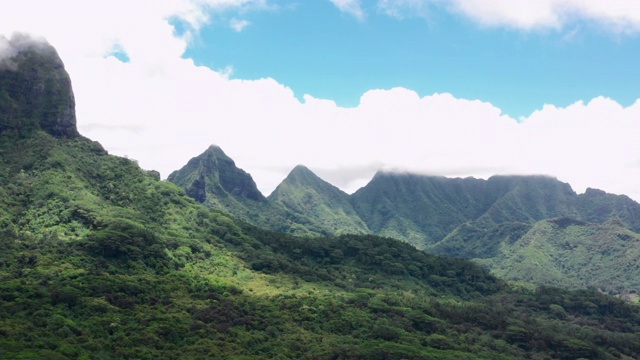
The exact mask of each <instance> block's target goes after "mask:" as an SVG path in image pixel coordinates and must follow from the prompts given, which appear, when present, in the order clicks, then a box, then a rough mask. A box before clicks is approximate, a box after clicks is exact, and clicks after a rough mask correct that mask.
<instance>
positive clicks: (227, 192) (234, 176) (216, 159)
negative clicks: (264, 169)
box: [168, 145, 266, 202]
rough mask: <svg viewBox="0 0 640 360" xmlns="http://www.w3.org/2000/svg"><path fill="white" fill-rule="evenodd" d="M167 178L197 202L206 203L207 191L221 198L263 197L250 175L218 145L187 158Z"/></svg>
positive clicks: (258, 198) (260, 199) (257, 199)
mask: <svg viewBox="0 0 640 360" xmlns="http://www.w3.org/2000/svg"><path fill="white" fill-rule="evenodd" d="M168 180H169V181H171V182H173V183H175V184H177V185H178V186H182V187H184V188H185V189H187V194H188V195H189V196H191V197H193V198H194V199H196V200H197V201H199V202H205V200H206V198H207V193H213V194H217V195H218V196H222V197H223V198H226V197H228V196H231V197H232V198H237V199H249V200H253V201H265V200H266V199H265V197H264V196H263V195H262V193H260V191H259V190H258V188H257V186H256V183H255V182H254V181H253V178H252V177H251V175H249V174H248V173H246V172H245V171H244V170H242V169H240V168H238V167H237V166H236V164H235V162H234V161H233V160H232V159H231V158H230V157H229V156H227V155H226V154H225V153H224V151H222V149H221V148H220V147H219V146H217V145H211V146H209V148H207V150H205V151H204V152H203V153H202V154H200V155H198V156H196V157H194V158H192V159H191V160H189V162H188V163H187V165H185V166H184V167H183V168H182V169H180V170H177V171H174V172H173V173H171V175H169V177H168Z"/></svg>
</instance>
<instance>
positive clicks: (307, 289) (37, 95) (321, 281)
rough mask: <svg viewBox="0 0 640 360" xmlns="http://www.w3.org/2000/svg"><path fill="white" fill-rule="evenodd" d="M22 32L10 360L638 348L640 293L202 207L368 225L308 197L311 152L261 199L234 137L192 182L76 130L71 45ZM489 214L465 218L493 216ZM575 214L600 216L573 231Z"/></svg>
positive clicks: (5, 71)
mask: <svg viewBox="0 0 640 360" xmlns="http://www.w3.org/2000/svg"><path fill="white" fill-rule="evenodd" d="M10 45H12V44H10ZM19 45H20V48H19V49H18V51H17V55H16V56H15V57H12V58H10V59H4V60H2V62H0V249H2V251H0V278H1V279H2V281H0V335H1V336H0V358H2V359H36V360H38V359H47V360H49V359H53V360H65V359H235V360H240V359H258V360H260V359H316V360H318V359H357V360H364V359H373V360H377V359H391V360H396V359H397V360H400V359H410V360H418V359H505V360H506V359H525V358H529V359H579V358H588V359H633V358H639V357H640V340H639V339H640V336H639V335H640V326H639V325H638V324H640V308H639V307H638V306H637V305H636V304H631V303H629V302H625V301H623V300H621V299H618V298H615V297H613V296H609V295H607V294H603V293H601V292H598V291H595V290H589V289H581V290H566V289H562V288H557V287H548V286H539V287H529V286H519V285H514V284H509V283H507V282H505V281H503V280H501V279H499V278H497V277H496V276H494V275H491V274H490V273H489V272H487V271H486V270H484V269H483V268H482V267H480V266H478V265H476V264H474V263H472V262H469V261H467V260H464V259H455V258H451V257H447V256H436V255H432V254H428V253H426V252H424V251H419V250H417V249H416V248H415V247H414V246H411V245H409V244H407V243H405V242H401V241H398V240H395V239H391V238H387V237H380V236H375V235H371V234H364V235H357V234H343V235H339V236H313V237H311V236H307V237H300V236H293V235H290V234H285V233H282V232H278V231H273V230H266V229H263V228H260V227H257V226H254V225H251V224H249V223H247V222H246V221H243V220H238V219H237V218H236V217H235V215H230V214H229V213H224V212H221V211H219V210H212V209H210V208H208V207H206V206H204V205H203V204H201V202H202V203H205V204H209V206H213V205H216V206H227V207H228V208H229V209H231V208H234V209H235V210H234V211H238V210H242V209H247V211H248V212H247V213H245V214H244V215H243V216H244V217H245V218H247V216H253V214H256V213H257V212H258V210H259V209H260V207H263V209H266V210H269V211H273V213H274V214H276V212H275V211H276V210H271V209H272V208H271V206H273V205H272V204H273V203H277V204H280V205H278V206H280V207H282V208H283V209H289V208H290V209H292V210H287V211H283V212H281V213H278V216H281V218H279V219H283V220H287V221H289V222H287V223H284V226H285V227H288V228H292V230H291V231H296V229H293V227H294V225H296V224H297V225H299V227H298V228H297V230H298V231H305V232H308V233H311V231H327V232H331V233H333V232H338V231H339V230H340V229H344V228H345V227H346V225H345V224H350V226H353V227H356V228H357V227H361V230H362V231H363V232H370V231H371V225H369V224H370V223H368V222H366V221H370V220H366V221H365V219H364V217H363V216H361V215H360V213H358V211H361V208H360V209H359V208H358V207H356V206H354V205H353V203H352V200H351V197H350V196H347V197H346V198H345V196H344V193H342V192H340V191H339V190H337V189H336V188H334V187H332V186H326V185H322V186H316V187H312V188H310V189H306V186H304V187H303V188H305V189H306V190H305V191H304V192H301V190H298V191H294V192H293V194H292V189H296V187H297V186H300V184H307V183H308V182H318V178H317V177H315V176H314V175H313V174H312V173H311V172H310V171H308V169H305V168H303V167H299V168H296V169H294V171H293V172H292V175H291V176H290V177H289V178H288V181H287V184H289V185H290V186H289V187H288V186H281V188H280V189H279V191H278V192H274V194H272V196H270V197H269V198H264V197H263V196H261V194H260V193H259V192H256V191H254V190H255V184H254V183H253V182H252V181H248V180H247V179H249V178H248V176H247V174H246V173H244V172H242V171H239V170H238V169H235V165H234V164H233V161H231V160H230V159H228V158H223V156H222V152H221V151H220V150H219V149H217V148H211V149H209V150H208V151H209V153H208V154H207V155H206V156H204V157H203V158H207V159H208V160H206V162H205V163H200V162H199V159H198V160H196V161H192V162H190V166H191V169H192V170H191V171H184V172H183V173H182V174H180V172H178V173H176V174H174V175H173V176H172V180H174V181H178V179H183V180H185V179H186V180H185V181H187V182H188V183H189V184H190V186H188V187H187V189H182V188H180V187H178V186H176V185H175V184H173V183H171V182H168V181H161V180H160V176H159V174H158V173H157V172H155V171H145V170H143V169H141V168H140V167H139V166H138V164H137V163H136V162H134V161H132V160H130V159H126V158H121V157H117V156H112V155H109V154H108V152H107V151H106V150H105V149H104V148H103V147H102V146H101V145H100V144H99V143H97V142H95V141H92V140H90V139H87V138H85V137H84V136H82V135H80V134H79V133H78V132H77V129H76V126H75V123H76V119H75V112H74V100H73V99H74V97H73V92H72V90H71V81H70V79H69V76H68V74H67V73H66V71H65V69H64V65H63V64H62V62H61V61H60V59H59V57H58V55H57V53H56V51H55V49H53V48H52V47H51V46H50V45H48V44H42V43H39V42H28V41H25V39H24V38H21V39H20V41H19ZM7 61H9V62H7ZM7 64H9V66H7ZM211 164H214V165H215V167H212V166H210V165H211ZM193 169H196V170H197V169H200V170H201V171H202V172H201V173H200V174H194V173H193V171H194V170H193ZM220 169H224V170H223V171H222V172H220ZM192 175H193V176H192ZM195 175H197V176H195ZM201 175H202V176H201ZM380 177H381V178H382V179H383V180H384V179H385V178H387V177H389V179H387V180H385V181H388V180H392V181H396V180H393V176H388V175H386V174H381V175H380ZM470 183H471V182H470ZM473 184H480V183H479V182H473ZM285 185H286V184H285ZM475 186H478V185H475ZM187 194H188V195H189V196H188V195H187ZM212 194H213V195H212ZM328 194H333V195H334V197H331V196H328ZM289 195H292V196H289ZM294 195H295V196H294ZM365 195H366V194H365ZM596 195H598V196H600V195H601V194H596ZM389 196H391V195H389ZM209 197H212V198H211V199H209ZM194 198H195V199H196V200H194ZM459 198H460V197H452V198H447V201H449V200H451V203H453V199H459ZM605 198H606V199H609V196H605ZM345 199H347V201H346V202H345V201H344V200H345ZM365 199H366V197H365ZM616 199H617V198H616ZM389 201H390V200H389V199H388V198H387V200H385V201H384V202H383V203H382V204H381V205H379V206H383V205H384V206H389V204H388V203H389ZM460 201H462V200H460ZM487 201H488V200H487ZM609 201H611V202H613V200H607V201H605V202H604V203H606V204H609ZM616 201H617V200H616ZM317 204H322V205H324V206H320V207H318V206H317ZM616 204H617V203H616ZM376 206H378V205H376ZM395 206H398V205H397V204H395ZM611 206H613V205H611ZM376 208H378V207H376ZM480 208H481V206H480V205H474V206H471V207H470V209H468V210H465V211H468V212H465V211H462V210H461V211H460V214H462V215H465V216H467V215H466V214H477V212H474V211H479V210H478V209H480ZM293 209H297V210H299V212H298V213H295V212H294V211H293ZM616 209H617V208H616ZM536 211H538V210H535V211H533V210H532V211H531V213H536ZM327 213H329V214H332V215H335V216H333V217H331V216H326V215H325V214H327ZM354 214H357V217H356V216H355V215H354ZM320 215H322V216H323V217H322V218H323V219H324V218H328V219H332V222H324V220H323V221H318V220H317V219H318V217H320ZM386 215H387V216H389V218H390V219H392V218H393V214H391V215H390V214H386ZM462 215H460V216H462ZM351 216H353V217H352V218H350V220H348V221H347V220H345V219H344V217H351ZM617 216H618V217H617V218H612V219H610V220H609V221H607V222H606V223H604V224H596V223H591V224H594V225H590V224H587V225H584V224H583V223H585V224H586V222H585V221H583V220H580V221H579V220H566V219H565V218H555V219H550V220H542V222H541V221H537V222H535V223H533V224H527V223H514V224H515V225H511V223H505V224H507V225H505V228H504V229H503V232H495V233H486V236H487V238H490V237H491V238H492V237H493V236H494V235H495V236H497V235H500V234H505V239H506V240H505V241H509V239H510V237H509V236H508V234H510V233H511V228H509V226H514V227H518V226H525V227H531V228H530V229H529V230H528V232H531V231H533V230H536V231H537V232H536V233H531V236H530V237H531V240H530V241H531V242H536V241H538V240H537V239H536V238H533V236H534V235H536V234H543V233H544V232H545V231H556V232H558V233H559V234H562V233H563V231H564V232H566V234H568V235H572V234H573V231H577V230H580V231H584V234H585V236H586V235H593V236H596V237H597V236H599V235H598V231H600V230H607V231H610V232H617V233H618V234H619V235H621V236H631V237H633V236H635V235H634V233H633V232H631V230H626V228H627V227H631V226H632V225H630V224H628V223H625V221H628V220H626V218H625V217H624V216H622V214H620V215H617ZM238 217H240V216H238ZM269 218H270V215H268V213H267V215H263V217H262V218H259V219H258V220H259V221H265V222H266V221H268V220H269ZM374 218H375V217H374ZM298 219H304V220H306V221H308V222H307V223H298V222H297V221H298ZM358 219H360V220H359V221H358ZM414 219H419V218H414ZM517 219H521V217H520V215H518V217H517ZM407 221H408V220H407ZM581 221H582V222H581ZM313 226H315V227H317V230H309V229H313V228H312V227H313ZM449 226H452V225H451V224H446V226H445V225H443V227H442V229H446V228H448V227H449ZM482 226H485V223H482V222H479V221H478V225H476V224H475V223H474V224H471V225H469V227H468V228H464V230H468V231H469V232H470V233H473V234H476V232H477V230H476V228H479V229H486V228H489V229H493V227H490V226H489V225H486V226H487V227H482ZM498 226H499V225H498ZM575 226H583V227H579V228H576V229H577V230H571V231H569V230H570V229H573V228H572V227H575ZM585 226H586V227H585ZM458 227H459V226H458ZM458 227H457V228H458ZM494 227H495V226H494ZM418 229H420V228H419V227H418ZM461 229H462V228H461ZM525 230H526V229H521V230H519V231H520V232H523V233H524V232H525ZM567 231H569V232H567ZM348 232H350V231H348ZM433 234H436V232H434V233H433ZM568 235H567V236H568ZM447 236H448V235H447ZM585 238H586V237H585ZM454 240H455V239H452V240H450V241H451V242H452V243H455V241H454ZM434 241H435V240H434ZM558 241H559V243H562V244H563V246H576V247H578V246H581V245H580V244H579V243H573V242H568V239H566V240H564V242H563V240H562V239H559V240H558ZM585 242H586V240H585ZM477 243H478V244H482V242H481V241H479V239H478V242H477ZM483 251H489V250H487V249H485V250H483ZM602 264H603V267H604V266H605V265H606V266H609V265H608V264H605V263H602Z"/></svg>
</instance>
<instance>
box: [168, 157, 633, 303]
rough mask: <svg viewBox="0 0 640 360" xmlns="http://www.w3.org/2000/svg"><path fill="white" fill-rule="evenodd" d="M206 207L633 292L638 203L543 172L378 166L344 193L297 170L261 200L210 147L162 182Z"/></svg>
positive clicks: (509, 274) (546, 280) (507, 274)
mask: <svg viewBox="0 0 640 360" xmlns="http://www.w3.org/2000/svg"><path fill="white" fill-rule="evenodd" d="M168 180H169V181H171V182H174V183H175V184H177V185H178V186H180V187H182V188H184V189H185V191H186V193H187V195H189V196H191V197H193V198H194V199H195V200H196V201H198V202H200V203H202V204H204V205H205V206H207V207H209V208H212V209H217V210H220V211H223V212H225V213H227V214H230V215H232V216H234V217H237V218H239V219H242V220H244V221H247V222H250V223H252V224H254V225H257V226H259V227H263V228H269V229H272V230H277V231H281V232H286V233H289V234H294V235H303V236H320V235H324V236H331V235H340V234H346V233H351V234H375V235H379V236H386V237H392V238H395V239H399V240H403V241H406V242H407V243H409V244H412V245H414V246H415V247H416V248H418V249H421V250H425V251H427V252H430V253H433V254H439V255H446V256H452V257H459V258H465V259H469V260H472V261H474V262H476V263H478V264H481V265H482V266H483V267H485V268H487V269H489V270H490V271H491V272H492V273H493V274H495V275H498V276H500V277H502V278H505V279H509V280H514V281H523V282H529V283H533V284H537V285H545V286H549V285H553V286H562V287H567V288H574V289H579V288H585V287H589V288H592V289H598V290H600V291H603V292H607V293H609V294H615V295H618V294H621V295H622V296H625V297H631V298H633V297H634V296H635V294H636V293H637V292H638V291H640V280H638V279H640V266H639V265H638V264H639V262H638V260H639V257H638V256H639V255H640V253H639V252H638V250H637V249H638V248H639V245H640V234H638V233H637V232H638V231H640V204H638V203H636V202H635V201H633V200H631V199H630V198H628V197H626V196H624V195H612V194H607V193H605V192H604V191H601V190H595V189H587V191H586V192H585V193H584V194H580V195H578V194H576V193H575V192H574V191H573V190H572V189H571V187H570V186H569V185H568V184H566V183H562V182H560V181H558V180H557V179H554V178H551V177H546V176H493V177H491V178H489V179H487V180H482V179H474V178H465V179H460V178H445V177H438V176H424V175H416V174H395V173H385V172H379V173H378V174H376V175H375V176H374V178H373V179H372V180H371V181H370V182H369V183H368V184H367V185H366V186H364V187H363V188H361V189H359V190H358V191H356V192H355V193H354V194H352V195H348V194H346V193H344V192H343V191H341V190H340V189H338V188H336V187H334V186H333V185H331V184H329V183H327V182H326V181H324V180H322V179H321V178H319V177H318V176H316V175H315V174H314V173H313V172H311V170H309V169H307V168H305V167H304V166H297V167H296V168H294V169H293V170H292V171H291V173H290V174H289V176H287V178H285V179H284V180H283V181H282V183H280V185H278V187H277V188H276V189H275V190H274V191H273V193H272V194H270V195H269V196H268V197H267V198H264V197H262V196H261V195H260V193H259V191H258V189H257V187H256V185H255V183H254V182H253V180H252V179H251V176H250V175H249V174H247V173H246V172H244V171H242V170H241V169H238V168H237V167H236V166H235V164H234V163H233V160H231V158H229V157H228V156H227V155H226V154H224V152H223V151H222V149H220V148H219V147H215V146H212V147H211V148H209V149H208V150H207V151H205V152H204V153H203V154H201V155H199V156H197V157H194V158H193V159H191V160H190V161H189V163H188V164H187V165H186V166H184V167H183V168H182V169H180V170H178V171H176V172H174V173H173V174H172V175H171V176H170V177H169V179H168Z"/></svg>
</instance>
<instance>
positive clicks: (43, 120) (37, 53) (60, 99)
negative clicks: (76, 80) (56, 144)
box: [0, 34, 79, 138]
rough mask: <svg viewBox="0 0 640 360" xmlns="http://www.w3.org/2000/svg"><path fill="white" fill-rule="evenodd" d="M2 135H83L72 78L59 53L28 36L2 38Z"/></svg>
mask: <svg viewBox="0 0 640 360" xmlns="http://www.w3.org/2000/svg"><path fill="white" fill-rule="evenodd" d="M0 93H3V94H4V95H3V96H2V97H0V133H3V132H6V131H12V132H15V133H17V134H19V135H24V134H28V133H29V132H31V131H36V130H43V131H45V132H47V133H49V134H50V135H53V136H55V137H59V138H73V137H77V136H79V133H78V130H77V128H76V114H75V99H74V96H73V91H72V88H71V79H70V78H69V74H68V73H67V71H66V70H65V68H64V64H63V63H62V60H61V59H60V57H59V56H58V53H57V52H56V50H55V49H54V48H53V46H51V45H49V44H48V43H46V42H45V41H41V40H37V39H34V38H31V37H30V36H28V35H24V34H15V35H13V36H12V37H11V39H6V38H4V37H2V36H0Z"/></svg>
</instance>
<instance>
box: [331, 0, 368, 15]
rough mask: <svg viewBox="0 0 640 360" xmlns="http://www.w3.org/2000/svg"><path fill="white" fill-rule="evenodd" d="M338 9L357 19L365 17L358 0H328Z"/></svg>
mask: <svg viewBox="0 0 640 360" xmlns="http://www.w3.org/2000/svg"><path fill="white" fill-rule="evenodd" d="M330 1H331V2H332V3H333V5H335V6H336V7H337V8H338V9H340V11H342V12H345V13H348V14H351V15H353V16H355V17H356V18H357V19H358V20H363V19H364V18H365V13H364V10H363V9H362V5H361V4H360V0H330Z"/></svg>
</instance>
